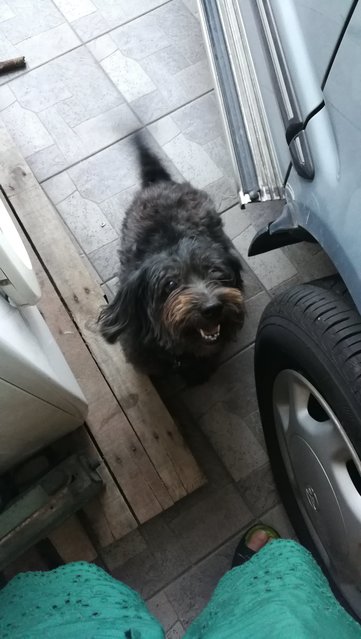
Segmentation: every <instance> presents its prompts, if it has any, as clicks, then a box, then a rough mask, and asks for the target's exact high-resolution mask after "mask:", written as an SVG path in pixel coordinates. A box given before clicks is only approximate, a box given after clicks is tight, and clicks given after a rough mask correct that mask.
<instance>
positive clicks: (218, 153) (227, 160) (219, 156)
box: [204, 135, 234, 178]
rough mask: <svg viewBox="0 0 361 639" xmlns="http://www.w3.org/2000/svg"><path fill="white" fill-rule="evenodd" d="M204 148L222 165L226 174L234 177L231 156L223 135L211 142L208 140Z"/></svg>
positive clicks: (214, 160) (218, 164)
mask: <svg viewBox="0 0 361 639" xmlns="http://www.w3.org/2000/svg"><path fill="white" fill-rule="evenodd" d="M204 149H205V150H206V151H207V153H208V154H209V156H210V157H211V158H212V160H213V162H215V163H216V164H217V166H219V167H221V169H222V170H223V172H224V174H225V175H228V176H229V177H231V178H234V171H233V166H232V162H231V157H230V154H229V150H228V147H227V145H226V143H225V140H224V139H223V136H221V135H219V136H218V137H217V138H215V139H214V140H212V141H211V142H207V144H205V145H204Z"/></svg>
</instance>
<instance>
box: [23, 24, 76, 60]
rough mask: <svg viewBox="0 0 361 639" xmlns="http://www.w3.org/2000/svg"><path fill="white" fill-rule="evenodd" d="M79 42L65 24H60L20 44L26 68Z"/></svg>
mask: <svg viewBox="0 0 361 639" xmlns="http://www.w3.org/2000/svg"><path fill="white" fill-rule="evenodd" d="M80 44H81V42H80V40H79V38H78V37H77V36H76V35H75V33H74V31H73V30H72V29H71V28H70V26H69V25H67V24H61V25H60V26H57V27H54V28H53V29H50V30H49V31H45V32H44V33H40V34H38V35H35V36H33V37H32V38H29V39H27V40H24V42H22V43H21V45H18V49H20V47H21V53H22V55H25V57H26V62H27V66H28V68H29V67H30V68H34V67H36V66H38V65H40V64H44V62H47V61H48V60H52V59H53V58H55V57H56V56H59V55H62V54H63V53H66V52H67V51H70V50H71V49H74V48H75V47H78V46H79V45H80Z"/></svg>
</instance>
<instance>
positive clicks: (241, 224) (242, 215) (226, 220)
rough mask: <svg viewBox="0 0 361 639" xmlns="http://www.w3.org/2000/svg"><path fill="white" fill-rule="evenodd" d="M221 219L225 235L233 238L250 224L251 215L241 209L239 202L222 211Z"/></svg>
mask: <svg viewBox="0 0 361 639" xmlns="http://www.w3.org/2000/svg"><path fill="white" fill-rule="evenodd" d="M222 220H223V224H224V230H225V231H226V233H227V235H229V237H230V238H231V240H233V239H234V238H235V237H237V235H239V234H240V233H242V232H243V231H244V230H245V229H246V228H247V226H249V225H250V224H251V217H250V215H249V213H248V212H247V211H246V210H244V209H241V206H240V204H236V205H235V206H232V208H230V209H228V210H227V211H224V213H222Z"/></svg>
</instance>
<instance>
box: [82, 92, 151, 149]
mask: <svg viewBox="0 0 361 639" xmlns="http://www.w3.org/2000/svg"><path fill="white" fill-rule="evenodd" d="M139 128H140V122H139V120H138V118H137V117H136V116H135V115H134V113H133V112H132V111H131V110H130V108H129V107H128V105H127V104H121V105H120V106H117V107H115V108H114V109H110V110H109V111H106V112H105V113H101V114H100V115H96V116H95V117H94V118H90V119H89V120H86V121H85V122H81V123H80V124H78V125H77V126H75V127H74V129H73V130H74V132H75V133H76V134H77V136H78V137H79V139H80V140H82V142H83V144H84V147H85V148H86V149H87V153H94V152H96V151H98V150H99V149H101V148H104V147H106V146H108V145H110V144H113V142H116V141H117V140H120V139H121V138H124V137H125V136H127V135H129V134H130V133H133V131H135V130H136V129H139Z"/></svg>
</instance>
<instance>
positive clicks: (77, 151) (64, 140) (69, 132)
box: [34, 106, 87, 165]
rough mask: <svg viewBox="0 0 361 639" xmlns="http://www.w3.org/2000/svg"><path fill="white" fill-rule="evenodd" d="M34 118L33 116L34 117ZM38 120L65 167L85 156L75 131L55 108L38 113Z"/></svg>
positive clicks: (81, 142)
mask: <svg viewBox="0 0 361 639" xmlns="http://www.w3.org/2000/svg"><path fill="white" fill-rule="evenodd" d="M34 117H35V116H34ZM39 120H40V122H42V123H43V125H44V127H45V128H46V129H47V131H49V134H51V142H52V143H53V142H55V144H56V146H57V147H58V149H59V150H60V152H61V153H62V154H63V156H64V158H65V160H66V163H67V165H70V164H74V162H77V161H79V160H81V159H82V158H83V157H85V156H86V155H87V148H86V146H85V144H83V141H82V140H81V139H80V138H79V137H78V135H77V134H76V133H75V131H74V130H73V129H72V128H71V127H70V126H69V125H68V124H67V123H66V122H65V120H64V119H63V118H62V116H61V115H60V113H59V111H58V110H57V107H56V106H51V107H49V108H48V109H45V110H44V111H41V112H40V113H39Z"/></svg>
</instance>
